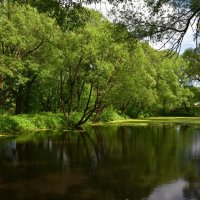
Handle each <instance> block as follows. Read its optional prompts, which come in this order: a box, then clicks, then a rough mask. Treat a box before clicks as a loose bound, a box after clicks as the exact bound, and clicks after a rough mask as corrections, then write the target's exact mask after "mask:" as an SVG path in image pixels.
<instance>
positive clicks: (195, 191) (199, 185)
mask: <svg viewBox="0 0 200 200" xmlns="http://www.w3.org/2000/svg"><path fill="white" fill-rule="evenodd" d="M183 195H184V198H185V199H200V180H198V181H190V182H189V185H188V186H187V187H185V188H184V189H183Z"/></svg>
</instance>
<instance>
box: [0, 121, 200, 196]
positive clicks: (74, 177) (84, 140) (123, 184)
mask: <svg viewBox="0 0 200 200" xmlns="http://www.w3.org/2000/svg"><path fill="white" fill-rule="evenodd" d="M0 199H1V200H13V199H14V200H70V199H75V200H76V199H81V200H83V199H85V200H104V199H105V200H131V199H134V200H195V199H197V200H199V199H200V129H198V127H192V126H187V125H184V126H180V125H176V126H170V127H169V126H168V125H167V126H166V125H165V126H154V127H152V126H149V127H118V128H117V127H96V128H94V129H91V130H88V132H79V133H78V132H71V133H70V132H65V133H61V132H60V133H58V134H57V133H55V132H53V133H50V132H49V133H45V132H39V133H37V134H36V133H29V134H27V135H25V136H22V137H19V138H10V139H5V138H4V139H3V138H1V139H0Z"/></svg>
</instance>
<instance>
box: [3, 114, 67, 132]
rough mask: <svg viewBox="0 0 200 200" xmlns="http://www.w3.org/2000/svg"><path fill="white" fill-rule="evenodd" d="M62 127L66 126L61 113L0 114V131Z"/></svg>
mask: <svg viewBox="0 0 200 200" xmlns="http://www.w3.org/2000/svg"><path fill="white" fill-rule="evenodd" d="M64 127H66V120H65V118H64V116H63V114H52V113H40V114H27V115H1V116H0V132H18V131H24V130H38V129H63V128H64Z"/></svg>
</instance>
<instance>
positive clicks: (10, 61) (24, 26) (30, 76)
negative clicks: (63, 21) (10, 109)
mask: <svg viewBox="0 0 200 200" xmlns="http://www.w3.org/2000/svg"><path fill="white" fill-rule="evenodd" d="M0 15H1V21H0V44H1V47H0V63H1V65H0V77H1V93H2V97H1V103H2V104H3V103H4V102H5V101H6V99H7V98H8V97H9V96H10V95H12V96H13V98H14V101H15V105H16V109H15V112H16V113H21V112H28V111H29V99H30V90H31V87H32V85H33V83H34V82H35V80H36V78H37V76H38V75H39V74H40V73H42V71H43V70H45V69H46V67H47V66H50V64H48V65H47V61H49V60H51V58H52V57H53V56H52V51H51V50H52V47H53V45H52V43H53V40H52V38H54V37H55V35H53V33H52V30H53V29H54V33H55V32H56V30H57V29H58V28H57V26H56V24H55V22H54V20H52V19H50V18H48V17H47V16H46V15H44V14H39V13H38V12H37V11H36V9H34V8H32V7H30V6H29V5H23V6H19V5H18V4H11V3H9V2H7V3H4V4H2V5H1V8H0ZM50 43H51V47H50V46H49V45H50ZM47 58H48V60H47Z"/></svg>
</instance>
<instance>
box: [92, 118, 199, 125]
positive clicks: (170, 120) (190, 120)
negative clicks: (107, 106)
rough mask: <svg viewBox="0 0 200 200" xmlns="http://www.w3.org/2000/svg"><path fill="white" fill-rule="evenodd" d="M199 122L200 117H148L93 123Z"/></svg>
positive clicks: (147, 123)
mask: <svg viewBox="0 0 200 200" xmlns="http://www.w3.org/2000/svg"><path fill="white" fill-rule="evenodd" d="M163 123H175V124H200V117H149V118H145V119H127V120H114V121H110V122H107V123H97V124H93V126H94V125H120V126H122V125H124V126H147V125H149V124H152V125H153V124H163Z"/></svg>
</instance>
